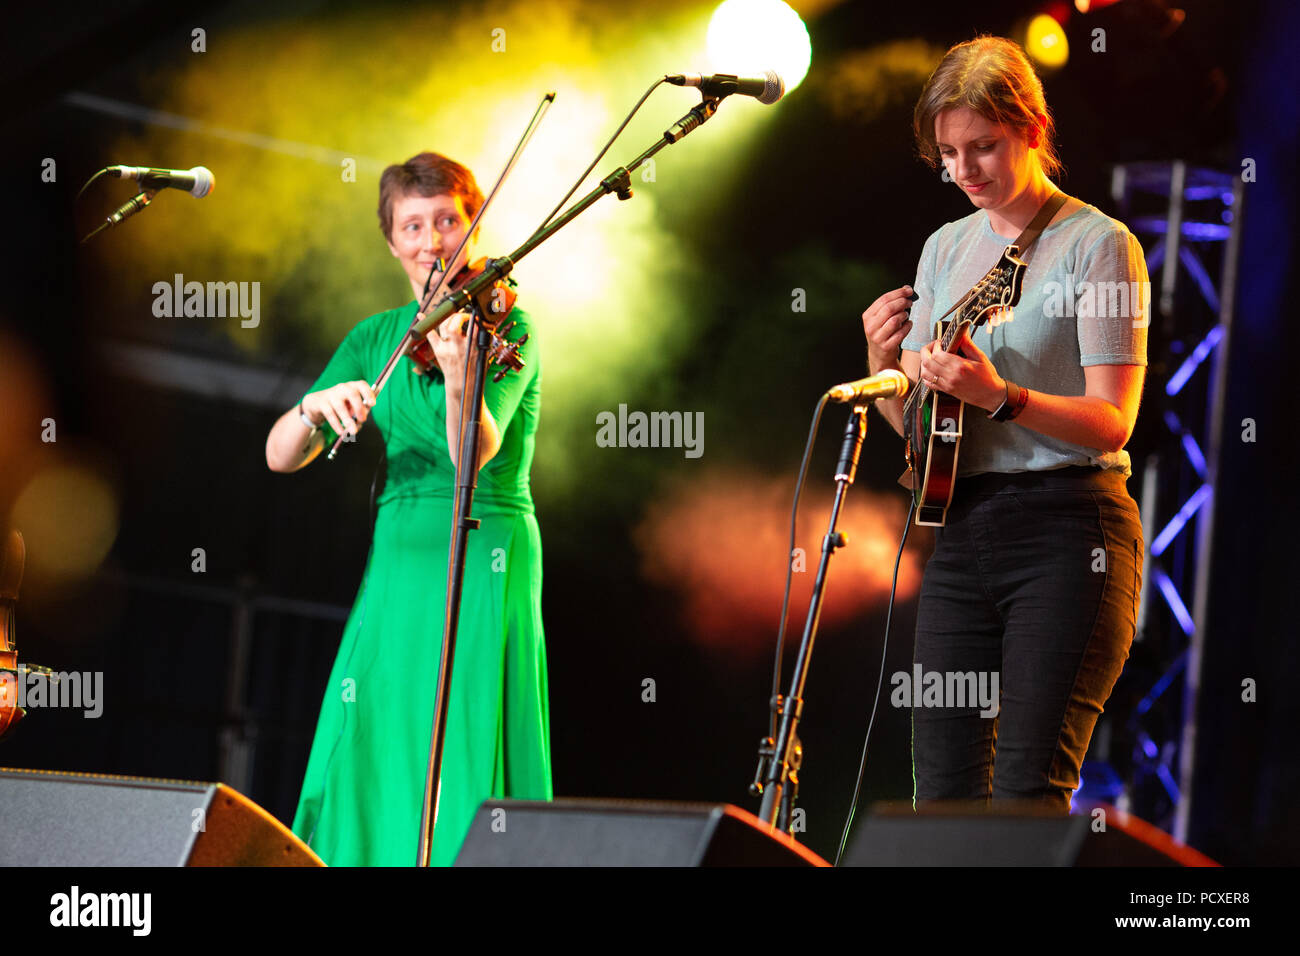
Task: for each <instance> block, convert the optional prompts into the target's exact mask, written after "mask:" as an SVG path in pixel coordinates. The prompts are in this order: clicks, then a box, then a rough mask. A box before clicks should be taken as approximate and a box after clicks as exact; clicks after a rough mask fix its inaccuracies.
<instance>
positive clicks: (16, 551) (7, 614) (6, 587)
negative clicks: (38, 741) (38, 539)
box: [0, 530, 57, 737]
mask: <svg viewBox="0 0 1300 956" xmlns="http://www.w3.org/2000/svg"><path fill="white" fill-rule="evenodd" d="M26 558H27V547H26V545H25V544H24V543H23V536H22V534H21V533H20V532H19V531H16V530H15V531H10V532H9V537H8V538H7V539H6V540H5V543H4V548H3V550H0V737H4V736H5V734H7V733H9V731H11V730H13V728H14V725H15V724H17V723H18V721H20V720H22V719H23V717H24V716H26V711H24V710H23V709H22V708H21V707H19V706H18V700H19V695H18V685H19V681H25V680H26V679H27V675H28V674H29V673H34V674H43V675H45V676H46V677H47V678H49V679H51V680H55V679H57V678H56V676H55V675H54V674H53V673H51V671H50V670H49V668H46V667H33V666H29V665H27V664H19V663H18V643H17V641H16V640H15V638H14V610H15V607H16V606H17V604H18V586H19V585H20V584H22V580H23V565H24V564H25V563H26Z"/></svg>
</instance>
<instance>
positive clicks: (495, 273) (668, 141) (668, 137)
mask: <svg viewBox="0 0 1300 956" xmlns="http://www.w3.org/2000/svg"><path fill="white" fill-rule="evenodd" d="M718 103H719V100H717V99H713V98H709V99H705V100H704V101H703V102H701V103H700V104H699V105H698V106H696V107H695V108H694V109H692V110H691V111H690V112H689V113H687V114H686V115H685V116H683V117H682V118H681V119H680V120H678V121H677V122H676V123H674V124H673V125H672V126H670V127H669V128H668V129H667V130H666V131H665V132H664V134H663V136H662V137H661V138H660V139H659V140H657V141H656V142H655V144H654V145H653V146H651V147H650V148H649V149H647V150H646V151H645V152H643V153H642V154H641V155H640V156H638V157H637V158H636V159H634V160H633V161H632V162H631V164H630V165H628V166H620V167H618V168H617V169H616V170H614V172H612V173H610V174H609V175H608V176H606V177H605V178H604V179H603V180H601V183H600V185H599V186H597V187H596V188H595V189H593V190H592V191H591V192H589V193H587V195H585V196H583V197H582V198H581V199H579V200H578V201H577V202H576V203H574V204H573V205H572V206H570V207H569V208H568V210H567V211H566V212H565V213H564V215H562V216H560V217H559V218H558V219H556V220H555V221H554V222H552V223H550V224H549V225H546V226H543V227H542V228H540V229H538V230H537V231H536V232H534V233H533V234H532V235H531V236H530V237H529V238H528V240H527V241H526V242H525V243H524V244H523V245H521V246H520V247H519V248H518V249H516V250H515V251H514V252H512V253H510V254H509V255H506V256H502V257H501V258H499V259H493V260H492V261H491V262H489V263H488V266H487V268H485V269H484V270H483V271H482V272H481V273H479V274H478V275H477V276H475V277H474V278H473V279H471V280H470V281H469V282H467V283H466V284H465V285H464V287H462V288H461V290H460V291H459V292H454V293H452V294H451V295H449V296H448V297H447V298H445V299H443V300H442V301H441V302H440V303H438V305H437V306H436V307H435V308H434V309H433V311H432V312H429V313H427V314H426V315H425V317H424V318H423V319H422V320H421V321H419V322H416V324H415V325H414V326H413V327H412V329H411V334H412V335H413V336H414V335H416V334H419V335H425V334H427V333H428V332H429V330H430V329H432V328H433V327H434V326H435V325H437V324H438V323H440V322H441V321H442V320H443V319H445V318H446V317H447V316H449V315H451V314H452V313H454V312H459V311H461V310H462V309H465V308H467V307H468V306H469V303H470V301H471V300H472V299H474V298H475V297H477V296H478V294H479V293H480V292H483V291H484V290H485V289H487V288H488V287H490V286H491V285H493V284H494V283H495V282H497V281H498V280H500V279H504V278H505V277H506V276H508V275H509V274H510V272H511V270H512V269H514V267H515V263H517V262H518V261H519V260H520V259H522V258H523V257H524V256H526V255H528V254H529V253H530V252H532V251H533V250H534V249H536V248H537V247H538V246H540V245H541V244H542V243H543V242H545V241H546V240H547V239H549V238H551V236H553V235H555V233H556V232H558V231H559V230H560V229H561V228H563V227H564V226H566V225H568V224H569V223H570V222H572V221H573V220H574V219H576V218H578V216H580V215H582V214H583V213H584V212H586V211H587V209H588V208H589V207H591V206H592V205H594V204H595V202H596V201H597V200H598V199H600V198H601V197H603V196H607V195H608V194H609V193H612V192H613V193H619V194H620V198H626V197H629V196H631V194H632V193H631V190H630V189H628V188H627V183H628V182H629V181H630V179H631V175H632V173H634V172H636V170H637V169H639V168H640V167H641V165H642V164H643V163H645V161H646V160H647V159H649V158H650V157H652V156H654V155H655V153H657V152H659V151H660V150H661V149H663V148H664V147H666V146H671V145H672V144H674V143H676V142H678V141H680V140H681V139H682V137H684V136H685V135H686V134H687V133H691V132H693V131H694V130H696V129H699V127H700V126H701V125H702V124H703V123H704V122H705V121H706V120H708V118H709V117H710V116H712V115H713V114H714V113H716V112H717V110H718ZM625 192H626V196H624V195H623V193H625Z"/></svg>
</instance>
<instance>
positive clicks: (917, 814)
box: [841, 802, 1218, 867]
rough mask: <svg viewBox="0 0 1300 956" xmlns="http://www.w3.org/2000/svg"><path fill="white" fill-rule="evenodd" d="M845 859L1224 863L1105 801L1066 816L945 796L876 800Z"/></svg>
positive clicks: (849, 862)
mask: <svg viewBox="0 0 1300 956" xmlns="http://www.w3.org/2000/svg"><path fill="white" fill-rule="evenodd" d="M1097 810H1100V811H1101V813H1102V815H1101V816H1097V815H1096V814H1095V811H1097ZM1103 825H1104V829H1102V827H1103ZM841 865H843V866H1072V867H1073V866H1079V867H1085V866H1089V867H1090V866H1165V867H1168V866H1218V864H1217V863H1215V862H1214V861H1213V860H1211V859H1210V858H1209V857H1207V856H1204V855H1203V854H1201V853H1199V852H1197V851H1196V850H1193V849H1192V848H1191V847H1188V846H1184V845H1183V844H1181V843H1178V842H1176V841H1175V840H1174V839H1173V838H1172V837H1170V836H1169V835H1168V834H1167V833H1165V832H1164V831H1162V830H1160V829H1158V828H1156V827H1154V826H1152V825H1151V824H1149V823H1147V822H1145V821H1144V820H1140V819H1138V818H1137V817H1134V816H1132V815H1130V814H1127V813H1124V812H1123V811H1121V810H1117V809H1116V808H1114V807H1110V806H1106V805H1099V806H1097V807H1094V808H1088V809H1086V810H1082V811H1080V812H1077V813H1074V814H1071V815H1070V816H1064V815H1062V814H1056V813H1050V812H1048V811H1045V810H1044V809H1043V808H1042V806H1041V804H1014V803H995V804H992V805H991V806H990V807H989V808H987V809H978V808H972V807H971V806H970V804H969V803H946V802H942V803H941V802H936V803H933V804H923V805H922V806H921V807H919V808H918V809H917V810H915V811H914V810H913V809H912V805H911V804H910V803H903V802H899V803H878V804H876V805H874V806H873V807H872V809H871V813H870V815H869V816H868V817H867V818H866V819H865V820H864V821H863V822H862V825H861V827H860V828H859V829H858V831H857V833H856V834H855V835H854V837H853V839H852V840H851V841H850V843H849V848H848V852H846V853H845V855H844V859H843V861H842V863H841Z"/></svg>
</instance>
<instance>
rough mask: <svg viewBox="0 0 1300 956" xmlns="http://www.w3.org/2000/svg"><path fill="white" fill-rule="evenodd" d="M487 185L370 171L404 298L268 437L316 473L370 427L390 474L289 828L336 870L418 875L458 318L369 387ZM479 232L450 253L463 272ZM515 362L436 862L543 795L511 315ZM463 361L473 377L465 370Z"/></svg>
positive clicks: (462, 344) (356, 332) (487, 465)
mask: <svg viewBox="0 0 1300 956" xmlns="http://www.w3.org/2000/svg"><path fill="white" fill-rule="evenodd" d="M482 204H483V194H482V193H481V192H480V190H479V188H478V186H477V184H476V183H475V181H474V176H473V174H472V173H471V172H470V171H469V170H468V169H466V168H465V167H464V166H462V165H460V164H459V163H456V162H454V161H452V160H450V159H447V158H446V157H444V156H440V155H438V154H436V153H420V154H419V155H417V156H414V157H412V158H411V159H410V160H408V161H407V162H405V163H402V164H400V165H393V166H389V167H388V168H387V169H386V170H385V171H384V174H383V176H382V177H381V179H380V186H379V221H380V229H381V231H382V232H383V235H384V238H385V240H386V241H387V243H388V248H389V250H390V252H391V253H392V254H393V256H394V258H396V259H397V260H398V262H400V263H401V266H402V270H403V271H404V272H405V273H406V276H407V278H408V279H409V280H410V283H411V289H412V291H413V292H414V294H415V299H414V300H412V301H411V302H408V303H407V304H406V305H405V306H402V307H401V308H397V309H390V310H388V311H386V312H380V313H378V314H376V315H372V316H370V318H368V319H365V320H364V321H362V322H360V323H358V324H357V325H356V327H354V328H353V329H352V331H351V332H350V333H348V335H347V337H346V338H345V339H344V340H343V342H342V344H341V345H340V346H339V348H338V350H337V351H336V352H335V353H334V357H333V358H332V359H330V362H329V364H328V365H326V367H325V370H324V371H323V372H322V373H321V375H320V377H319V378H318V379H317V380H316V383H315V384H314V385H313V386H312V388H311V390H310V391H308V393H307V394H306V395H304V396H303V398H302V402H301V403H300V404H299V406H298V407H296V408H294V409H291V410H290V411H288V412H286V413H285V414H284V415H283V416H282V417H281V418H280V420H279V421H277V422H276V423H275V426H274V427H273V428H272V429H271V433H270V435H269V436H268V438H267V443H266V461H267V465H268V466H269V467H270V468H271V470H272V471H279V472H292V471H297V470H298V469H299V468H302V467H304V466H305V465H307V464H308V463H310V462H311V461H312V460H313V459H315V458H316V456H317V455H318V454H319V453H320V452H321V450H322V449H323V448H325V447H327V446H329V445H332V444H333V443H334V441H335V439H336V438H337V437H338V436H340V435H343V436H354V435H355V434H356V433H357V431H358V429H359V428H360V427H361V426H362V425H363V424H364V423H365V422H366V421H368V420H373V422H374V426H375V427H376V428H377V429H378V430H379V434H380V436H381V437H382V439H383V441H384V447H385V452H386V455H387V458H388V478H387V481H386V483H385V486H384V489H383V492H382V493H381V494H380V496H379V499H378V511H377V514H376V518H375V529H374V539H373V541H372V543H371V548H370V555H369V559H368V561H367V564H366V570H365V574H364V577H363V578H362V581H361V586H360V589H359V590H358V592H357V597H356V602H355V604H354V605H353V608H352V612H351V614H350V615H349V617H348V621H347V625H346V627H345V629H344V632H343V639H342V643H341V644H340V647H339V652H338V657H337V659H336V660H335V663H334V668H333V671H332V673H331V674H330V679H329V684H328V685H327V686H326V689H325V695H324V702H323V704H322V707H321V713H320V720H319V722H318V725H317V729H316V737H315V741H314V743H313V744H312V749H311V756H310V758H309V760H308V764H307V772H306V776H305V779H304V781H303V787H302V795H301V797H300V798H299V803H298V811H297V814H296V816H295V818H294V823H293V829H294V832H295V833H297V834H298V835H299V836H300V837H302V839H303V840H305V841H306V842H307V843H308V844H309V845H310V846H311V847H312V849H313V850H315V851H316V853H318V854H319V855H320V856H321V858H322V859H323V860H324V861H325V862H326V863H328V864H330V865H388V866H391V865H412V864H414V863H415V859H416V849H417V846H418V842H419V833H420V821H421V810H422V806H423V797H424V788H425V772H426V765H427V761H428V755H429V742H430V732H431V725H432V720H433V713H434V692H435V685H436V683H437V675H438V662H439V657H440V654H441V645H442V633H443V616H444V601H445V586H446V572H447V551H448V543H449V540H450V535H451V523H452V522H451V518H452V502H453V497H454V494H455V463H456V455H457V454H458V451H459V442H458V436H459V431H460V427H461V411H462V410H461V399H462V392H463V388H464V385H465V379H464V369H465V360H466V353H467V351H468V352H469V353H470V355H471V360H473V358H472V357H473V355H474V350H473V349H472V348H471V346H470V343H469V342H468V340H467V337H466V335H465V330H464V329H463V322H464V319H465V318H466V317H465V316H464V315H454V316H451V317H450V318H448V319H447V320H446V321H444V322H443V323H442V324H441V325H440V326H438V327H435V328H434V329H433V330H432V331H430V332H429V336H428V339H429V343H430V345H431V346H432V349H433V353H434V355H435V356H436V359H437V362H436V366H435V367H432V368H431V369H430V370H429V371H428V372H427V373H425V374H412V372H415V371H417V369H416V366H415V365H414V364H412V363H411V360H410V359H409V358H403V359H402V364H401V365H399V367H398V368H397V369H396V370H395V371H394V372H393V374H392V376H391V378H390V379H389V381H388V385H387V387H386V388H385V389H384V390H383V391H382V392H381V393H380V394H379V396H378V398H376V395H375V393H374V391H373V390H372V389H371V386H370V382H372V381H374V380H375V379H376V378H377V377H378V375H379V373H380V371H381V369H382V368H383V365H384V362H385V361H386V360H387V358H388V356H389V354H390V353H391V352H392V350H393V348H395V347H396V345H397V343H398V342H400V341H401V339H402V336H403V334H404V333H405V332H406V330H407V329H408V328H409V327H410V325H411V322H412V320H413V319H414V317H415V314H416V309H417V308H418V305H419V302H420V300H421V299H422V297H423V294H424V291H425V288H426V286H425V283H426V281H428V280H429V278H430V272H431V271H432V272H433V275H432V282H431V283H430V286H429V287H430V288H432V286H433V285H435V284H437V282H438V280H439V278H440V274H439V273H438V272H437V271H433V270H435V269H436V268H437V266H438V265H439V264H441V263H442V262H443V261H445V259H447V258H449V257H450V256H452V254H453V253H454V252H455V250H456V248H457V246H459V244H460V242H461V240H462V238H464V236H465V233H466V230H467V229H468V228H469V226H470V223H471V221H472V220H473V218H474V215H475V214H476V213H477V212H478V210H479V208H480V207H481V206H482ZM473 243H474V240H473V239H471V241H470V242H469V243H467V244H466V249H465V251H464V252H463V253H462V254H461V255H460V256H459V257H458V258H457V260H456V261H455V262H450V263H446V268H447V271H448V273H449V274H450V275H451V276H452V277H456V276H457V275H458V274H459V273H461V270H462V269H463V268H464V267H465V263H466V262H467V261H468V259H469V252H470V249H471V248H472V247H473ZM509 319H510V320H511V321H513V322H515V323H516V328H515V329H514V330H513V331H512V335H511V337H512V338H518V337H519V335H518V334H516V333H528V334H529V338H528V341H527V343H526V344H525V345H524V346H522V348H521V349H520V357H521V358H522V359H523V360H524V363H525V364H524V368H523V369H522V371H514V372H511V373H509V374H508V375H506V376H505V377H504V378H503V379H502V380H501V381H500V382H493V381H492V371H491V370H489V372H488V376H487V386H486V390H485V393H484V400H483V407H482V408H481V410H480V418H481V420H482V423H483V427H482V441H481V446H480V454H479V461H478V463H477V464H478V487H477V490H476V492H475V497H474V511H473V514H474V517H475V518H478V519H479V520H480V521H481V522H482V523H481V525H480V527H479V529H478V530H476V531H474V532H472V533H471V534H470V535H469V536H468V546H467V555H466V566H465V586H464V596H463V603H462V608H461V618H460V625H459V629H458V638H457V642H456V655H455V661H454V662H453V665H454V666H453V675H454V676H453V680H452V682H451V688H450V701H449V709H448V716H447V730H446V741H445V749H444V755H443V769H442V784H441V787H442V789H441V795H440V802H439V812H438V821H437V827H436V828H435V839H434V843H433V848H432V861H433V863H434V864H435V865H446V864H450V863H451V862H452V861H453V860H454V859H455V856H456V853H457V851H458V850H459V848H460V845H461V843H462V841H463V840H464V838H465V834H466V832H467V830H468V828H469V824H470V821H471V819H472V817H473V814H474V812H475V810H476V809H477V807H478V804H479V803H480V802H482V801H483V800H485V799H487V798H489V797H498V798H500V797H510V798H516V799H534V800H549V799H550V798H551V770H550V728H549V715H548V702H547V680H546V650H545V644H544V640H543V629H542V617H541V582H542V565H541V559H542V553H541V536H540V534H539V531H538V526H537V520H536V517H535V515H534V512H533V501H532V493H531V490H530V487H529V470H530V468H531V465H532V459H533V448H534V439H535V435H536V432H537V422H538V412H539V407H540V397H541V374H540V367H539V357H538V352H537V342H536V337H535V334H534V333H533V330H532V327H531V324H530V322H529V320H528V316H527V315H526V314H525V313H524V312H523V310H521V309H520V308H519V307H518V306H515V307H514V309H513V310H512V311H511V312H510V314H509ZM472 371H473V369H472V366H471V374H472Z"/></svg>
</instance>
